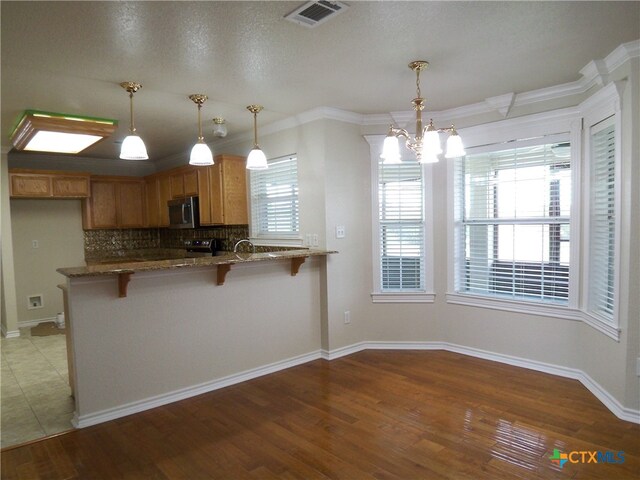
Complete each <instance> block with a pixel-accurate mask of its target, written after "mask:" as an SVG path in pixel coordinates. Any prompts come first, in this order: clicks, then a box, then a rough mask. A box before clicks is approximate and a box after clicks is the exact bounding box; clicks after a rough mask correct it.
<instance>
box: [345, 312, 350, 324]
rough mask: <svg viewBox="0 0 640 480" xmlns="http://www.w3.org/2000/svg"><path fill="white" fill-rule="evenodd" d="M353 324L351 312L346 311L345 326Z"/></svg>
mask: <svg viewBox="0 0 640 480" xmlns="http://www.w3.org/2000/svg"><path fill="white" fill-rule="evenodd" d="M350 323H351V312H350V311H349V310H345V312H344V324H345V325H348V324H350Z"/></svg>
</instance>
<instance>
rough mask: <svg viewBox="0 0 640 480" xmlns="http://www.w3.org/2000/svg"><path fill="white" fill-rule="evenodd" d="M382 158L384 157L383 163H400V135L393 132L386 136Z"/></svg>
mask: <svg viewBox="0 0 640 480" xmlns="http://www.w3.org/2000/svg"><path fill="white" fill-rule="evenodd" d="M380 158H382V160H383V163H384V164H386V165H389V164H394V163H400V161H401V159H400V144H399V142H398V137H396V136H395V135H394V134H393V133H390V134H389V135H387V136H386V137H385V139H384V143H383V144H382V154H381V155H380Z"/></svg>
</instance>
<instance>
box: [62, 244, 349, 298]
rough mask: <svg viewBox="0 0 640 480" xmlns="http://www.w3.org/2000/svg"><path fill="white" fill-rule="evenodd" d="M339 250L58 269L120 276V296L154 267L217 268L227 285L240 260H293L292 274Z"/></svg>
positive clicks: (79, 274)
mask: <svg viewBox="0 0 640 480" xmlns="http://www.w3.org/2000/svg"><path fill="white" fill-rule="evenodd" d="M331 253H337V252H335V251H327V250H308V249H299V250H282V251H276V252H263V253H227V254H224V255H216V256H208V257H197V258H177V259H175V258H174V259H168V260H152V261H134V262H123V263H109V264H97V265H87V266H86V267H69V268H58V269H57V272H58V273H61V274H62V275H64V276H66V277H68V278H74V277H95V276H104V275H117V276H118V292H119V296H120V297H126V296H127V285H128V284H129V281H130V280H131V275H132V274H134V273H136V272H148V271H154V270H173V269H179V268H180V269H182V268H201V267H217V277H216V283H217V285H223V284H224V282H225V278H226V275H227V273H228V272H229V271H230V270H231V266H232V265H234V264H238V263H248V262H264V261H269V260H291V275H292V276H295V275H296V274H297V273H298V270H299V269H300V266H301V265H302V264H303V263H304V261H305V259H307V258H308V257H314V256H326V255H328V254H331Z"/></svg>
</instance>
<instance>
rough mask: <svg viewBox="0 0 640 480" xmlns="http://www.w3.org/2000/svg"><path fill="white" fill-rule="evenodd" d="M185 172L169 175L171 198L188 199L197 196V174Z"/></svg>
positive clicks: (189, 171) (193, 171)
mask: <svg viewBox="0 0 640 480" xmlns="http://www.w3.org/2000/svg"><path fill="white" fill-rule="evenodd" d="M187 168H194V170H187V171H184V172H182V171H181V172H178V173H173V174H171V176H170V178H171V198H180V197H189V196H193V195H198V172H197V170H195V168H197V167H187Z"/></svg>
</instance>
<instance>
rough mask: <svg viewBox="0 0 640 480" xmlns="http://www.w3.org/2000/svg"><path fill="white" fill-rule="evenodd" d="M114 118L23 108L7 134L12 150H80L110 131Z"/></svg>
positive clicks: (112, 130) (65, 151) (114, 123)
mask: <svg viewBox="0 0 640 480" xmlns="http://www.w3.org/2000/svg"><path fill="white" fill-rule="evenodd" d="M117 126H118V121H117V120H110V119H107V118H93V117H82V116H78V115H67V114H64V113H52V112H41V111H38V110H26V111H25V112H24V113H23V114H22V117H21V118H20V120H19V121H18V126H17V127H16V128H15V129H14V130H13V133H12V134H11V143H13V146H14V148H15V149H16V150H25V151H32V152H53V153H72V154H75V153H80V152H82V151H83V150H86V149H87V148H89V147H90V146H91V145H93V144H95V143H96V142H99V141H100V140H102V139H104V138H107V137H109V136H111V134H113V132H114V131H115V129H116V127H117Z"/></svg>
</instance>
